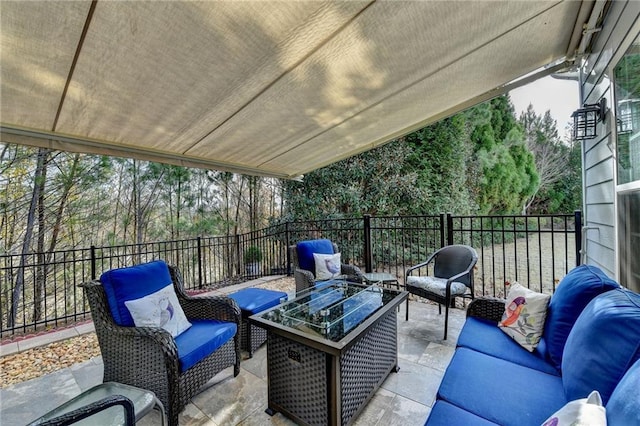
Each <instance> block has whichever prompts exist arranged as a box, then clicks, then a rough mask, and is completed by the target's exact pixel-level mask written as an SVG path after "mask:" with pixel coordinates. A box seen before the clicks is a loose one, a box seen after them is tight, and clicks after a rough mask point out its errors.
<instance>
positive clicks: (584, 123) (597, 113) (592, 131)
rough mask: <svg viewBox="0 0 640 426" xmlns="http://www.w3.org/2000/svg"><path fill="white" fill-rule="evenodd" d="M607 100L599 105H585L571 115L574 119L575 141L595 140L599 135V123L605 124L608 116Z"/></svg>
mask: <svg viewBox="0 0 640 426" xmlns="http://www.w3.org/2000/svg"><path fill="white" fill-rule="evenodd" d="M606 111H607V99H606V98H602V99H600V102H598V103H597V104H585V105H584V106H583V107H582V108H580V109H578V110H576V111H574V112H573V114H571V117H573V139H575V140H585V139H593V138H595V137H596V136H598V134H597V133H596V129H597V128H598V123H599V122H601V121H602V122H604V118H605V116H606V114H607V112H606Z"/></svg>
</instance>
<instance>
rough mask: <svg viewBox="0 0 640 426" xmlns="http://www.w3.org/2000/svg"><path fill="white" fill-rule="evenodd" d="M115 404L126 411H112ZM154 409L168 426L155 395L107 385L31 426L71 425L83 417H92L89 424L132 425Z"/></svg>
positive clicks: (84, 394) (65, 405)
mask: <svg viewBox="0 0 640 426" xmlns="http://www.w3.org/2000/svg"><path fill="white" fill-rule="evenodd" d="M131 403H133V410H132V405H131ZM115 405H120V406H122V408H124V410H122V409H120V408H112V407H113V406H115ZM153 409H156V410H158V411H159V412H160V418H161V419H162V425H163V426H164V425H166V424H167V421H166V417H165V412H164V407H163V405H162V403H161V402H160V400H159V399H158V398H157V397H156V395H155V394H154V393H153V392H151V391H148V390H145V389H140V388H137V387H134V386H129V385H125V384H122V383H116V382H107V383H102V384H99V385H97V386H94V387H92V388H91V389H88V390H86V391H84V392H82V393H81V394H80V395H78V396H76V397H75V398H73V399H71V400H69V401H67V402H65V403H64V404H62V405H60V406H59V407H58V408H55V409H53V410H51V411H49V412H48V413H47V414H45V415H44V416H42V417H40V418H38V419H36V420H34V421H33V422H32V423H30V424H29V426H35V425H58V424H71V423H75V422H77V421H79V420H82V419H84V418H89V419H88V420H87V423H86V424H96V425H107V424H108V425H129V424H132V422H131V417H134V421H136V422H137V421H138V420H140V419H141V418H142V417H144V416H145V415H146V414H147V413H149V412H150V411H151V410H153ZM132 411H133V412H132Z"/></svg>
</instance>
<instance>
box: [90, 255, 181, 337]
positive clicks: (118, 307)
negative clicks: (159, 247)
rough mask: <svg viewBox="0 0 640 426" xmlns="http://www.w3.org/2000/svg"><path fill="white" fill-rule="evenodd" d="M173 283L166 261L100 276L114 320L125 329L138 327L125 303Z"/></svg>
mask: <svg viewBox="0 0 640 426" xmlns="http://www.w3.org/2000/svg"><path fill="white" fill-rule="evenodd" d="M171 282H172V281H171V275H170V274H169V268H168V267H167V264H166V263H165V262H164V261H163V260H155V261H153V262H149V263H143V264H140V265H136V266H130V267H126V268H120V269H111V270H110V271H107V272H105V273H103V274H102V275H101V276H100V283H101V284H102V287H103V288H104V292H105V294H106V296H107V303H108V305H109V310H110V311H111V315H112V316H113V320H114V321H115V323H116V324H118V325H121V326H125V327H133V326H134V325H135V324H134V322H133V318H132V317H131V314H130V313H129V309H127V307H126V305H125V304H124V302H126V301H127V300H133V299H139V298H141V297H144V296H147V295H149V294H151V293H155V292H156V291H158V290H161V289H163V288H164V287H166V286H168V285H169V284H171Z"/></svg>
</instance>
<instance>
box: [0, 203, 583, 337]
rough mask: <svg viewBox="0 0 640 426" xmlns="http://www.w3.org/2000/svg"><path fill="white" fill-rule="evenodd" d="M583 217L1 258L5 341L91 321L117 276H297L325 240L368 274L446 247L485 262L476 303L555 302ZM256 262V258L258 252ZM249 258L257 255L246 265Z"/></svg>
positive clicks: (280, 228)
mask: <svg viewBox="0 0 640 426" xmlns="http://www.w3.org/2000/svg"><path fill="white" fill-rule="evenodd" d="M580 229H581V214H580V212H579V211H577V212H575V213H574V214H566V215H536V216H452V215H450V214H447V215H445V214H441V215H436V216H381V217H374V216H368V215H365V216H364V217H360V218H350V219H328V220H314V221H296V222H288V223H283V224H278V225H274V226H270V227H267V228H264V229H261V230H258V231H255V232H250V233H247V234H241V235H233V236H218V237H199V238H194V239H186V240H175V241H163V242H151V243H143V244H127V245H119V246H106V247H90V248H83V249H74V250H62V251H55V252H51V253H28V254H25V255H2V256H0V325H1V328H0V335H1V337H6V336H11V335H15V334H21V333H31V332H35V331H39V330H43V329H49V328H56V327H62V326H65V325H67V324H69V323H72V322H77V321H81V320H85V319H89V318H90V313H89V308H88V304H87V302H86V300H85V298H84V294H83V292H82V290H81V289H80V288H79V287H78V284H80V283H82V282H85V281H88V280H92V279H97V278H99V277H100V274H102V272H104V271H107V270H109V269H113V268H119V267H124V266H129V265H133V264H138V263H143V262H147V261H151V260H154V259H164V260H166V261H167V263H169V264H172V265H176V266H177V267H178V268H180V270H181V272H182V274H183V276H184V278H185V285H186V286H187V290H201V289H214V288H219V287H224V286H227V285H231V284H235V283H239V282H242V281H246V280H248V279H252V278H256V277H259V276H266V275H283V274H291V272H292V271H291V264H290V259H289V253H288V247H289V246H291V245H293V244H295V243H296V242H298V241H301V240H306V239H314V238H328V239H330V240H332V241H334V242H335V243H336V244H337V245H338V247H339V249H340V251H341V253H342V259H343V261H346V262H347V263H352V264H356V265H358V266H360V267H361V268H362V269H363V270H365V271H367V272H388V273H391V274H393V275H395V276H396V277H397V278H398V279H399V281H400V282H401V283H403V282H404V274H405V273H404V271H405V270H406V269H407V268H408V267H410V266H412V265H415V264H416V263H419V262H421V261H423V260H425V259H426V258H427V257H428V255H429V254H430V253H432V252H433V251H435V250H437V249H438V248H440V247H442V246H444V245H449V244H468V245H471V246H473V247H474V248H476V250H477V251H478V255H479V260H478V264H477V266H476V269H475V290H476V294H477V295H493V296H502V295H504V293H505V283H506V282H509V281H515V280H517V281H518V282H520V283H521V284H523V285H525V286H527V287H530V288H532V289H535V290H536V291H543V292H548V293H552V292H553V291H554V290H555V286H556V284H557V283H558V281H559V280H560V279H561V278H562V277H563V276H564V275H566V273H567V272H569V270H571V269H572V268H573V267H575V266H576V265H578V264H579V262H580V260H579V252H580V248H581V239H580V236H581V233H580ZM256 252H258V253H259V255H258V257H256V255H255V253H256ZM249 253H254V256H253V257H249Z"/></svg>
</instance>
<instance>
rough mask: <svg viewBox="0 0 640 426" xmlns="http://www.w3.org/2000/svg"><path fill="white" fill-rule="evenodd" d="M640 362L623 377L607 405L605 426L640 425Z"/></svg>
mask: <svg viewBox="0 0 640 426" xmlns="http://www.w3.org/2000/svg"><path fill="white" fill-rule="evenodd" d="M639 390H640V361H636V363H635V364H633V366H632V367H631V368H630V369H629V371H627V374H625V375H624V377H623V378H622V380H620V383H618V386H616V390H614V391H613V394H612V395H611V398H610V399H609V403H608V404H607V425H609V426H627V425H640V392H639Z"/></svg>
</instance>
